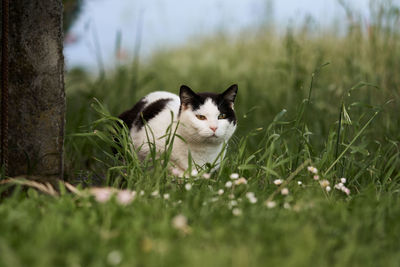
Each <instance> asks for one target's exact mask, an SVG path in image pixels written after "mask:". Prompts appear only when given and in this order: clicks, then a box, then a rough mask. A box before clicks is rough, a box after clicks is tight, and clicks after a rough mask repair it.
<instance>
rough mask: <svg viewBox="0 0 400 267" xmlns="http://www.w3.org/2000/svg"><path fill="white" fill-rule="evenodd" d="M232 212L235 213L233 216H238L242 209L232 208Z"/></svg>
mask: <svg viewBox="0 0 400 267" xmlns="http://www.w3.org/2000/svg"><path fill="white" fill-rule="evenodd" d="M232 214H233V215H235V216H240V215H242V210H241V209H238V208H234V209H233V210H232Z"/></svg>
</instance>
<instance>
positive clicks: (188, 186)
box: [185, 183, 192, 191]
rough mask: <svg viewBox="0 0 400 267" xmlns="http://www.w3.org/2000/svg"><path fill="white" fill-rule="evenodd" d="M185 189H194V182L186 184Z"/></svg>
mask: <svg viewBox="0 0 400 267" xmlns="http://www.w3.org/2000/svg"><path fill="white" fill-rule="evenodd" d="M185 189H186V190H187V191H189V190H190V189H192V184H189V183H187V184H185Z"/></svg>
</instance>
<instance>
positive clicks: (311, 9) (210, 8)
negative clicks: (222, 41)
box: [64, 0, 369, 69]
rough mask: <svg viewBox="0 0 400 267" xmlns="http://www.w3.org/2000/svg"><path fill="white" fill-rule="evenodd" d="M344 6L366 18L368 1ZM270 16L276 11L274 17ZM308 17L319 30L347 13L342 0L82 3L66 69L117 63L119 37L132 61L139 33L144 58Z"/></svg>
mask: <svg viewBox="0 0 400 267" xmlns="http://www.w3.org/2000/svg"><path fill="white" fill-rule="evenodd" d="M344 2H346V3H348V4H349V6H351V7H352V8H353V9H354V10H357V11H359V12H360V13H362V14H363V15H365V17H366V18H368V6H369V0H351V1H350V0H347V1H346V0H344ZM268 10H272V11H273V12H272V14H273V15H272V16H271V12H269V11H268ZM307 15H311V16H312V17H313V18H314V19H315V22H316V23H317V24H318V25H321V26H324V25H325V26H327V25H329V24H331V23H332V22H333V21H334V19H339V21H340V18H343V17H344V10H343V8H342V7H341V6H340V5H339V4H338V0H275V1H273V0H84V7H83V10H82V13H81V14H80V17H79V18H78V20H77V21H76V23H75V25H74V26H73V28H72V30H71V31H70V34H69V35H67V36H66V46H65V49H64V54H65V59H66V64H67V67H72V66H77V65H80V66H84V67H88V68H90V69H94V68H95V69H97V59H96V53H95V51H101V57H102V59H103V61H104V62H105V65H106V66H108V65H109V64H111V63H112V62H113V60H114V59H115V56H114V55H115V47H116V40H117V37H116V36H117V32H118V31H120V32H121V40H122V41H121V47H122V51H124V55H122V57H123V58H125V59H126V60H129V59H130V58H132V54H133V51H134V46H135V45H134V44H135V40H136V36H137V35H138V33H137V32H138V29H139V28H140V29H141V31H142V34H141V35H142V39H141V49H140V54H141V56H142V57H146V56H148V55H150V54H151V53H152V52H153V51H155V50H157V49H163V48H166V47H171V46H175V45H180V44H182V43H184V42H185V41H187V40H188V39H191V38H193V37H194V36H198V35H208V34H213V33H216V32H226V33H229V34H234V33H235V32H239V31H240V30H243V29H246V28H251V27H252V26H253V27H255V26H258V25H260V23H265V22H268V21H273V22H274V23H275V25H276V26H277V27H278V28H281V29H284V28H285V27H287V25H288V23H289V22H291V23H292V24H295V23H296V22H299V21H301V20H304V18H305V17H306V16H307ZM140 21H141V22H142V26H141V27H139V26H138V25H139V24H140ZM96 39H97V40H98V42H95V41H94V40H96ZM96 43H97V44H98V45H97V46H96ZM96 47H97V48H96ZM125 53H126V55H125ZM106 68H107V67H106Z"/></svg>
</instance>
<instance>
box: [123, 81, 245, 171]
mask: <svg viewBox="0 0 400 267" xmlns="http://www.w3.org/2000/svg"><path fill="white" fill-rule="evenodd" d="M237 91H238V86H237V85H236V84H234V85H232V86H230V87H229V88H228V89H226V90H225V91H224V92H223V93H221V94H216V93H195V92H193V91H192V89H190V88H189V87H188V86H186V85H182V86H181V87H180V92H179V96H178V95H176V94H173V93H170V92H165V91H157V92H153V93H150V94H148V95H147V96H145V97H143V98H142V99H140V100H139V102H137V103H136V104H135V105H134V106H133V107H132V108H131V109H130V110H127V111H125V112H124V113H122V114H121V115H120V116H119V118H120V119H121V120H122V121H123V122H124V123H125V124H126V125H127V126H128V128H129V130H130V137H131V139H132V142H133V145H134V147H135V148H136V149H138V151H137V154H138V157H139V159H141V160H143V159H144V158H146V156H147V155H148V154H149V153H150V150H151V145H149V141H150V142H152V143H154V144H155V148H156V150H157V152H158V153H160V152H163V151H164V150H165V142H166V138H167V136H166V132H167V130H168V129H169V130H170V129H172V132H174V131H175V129H176V135H177V136H179V137H181V138H183V140H182V139H181V138H176V137H175V138H174V142H173V147H172V153H171V156H170V163H171V164H172V167H171V170H174V172H175V174H178V175H179V176H182V175H184V173H185V172H186V171H187V170H188V167H189V152H190V156H191V159H192V161H193V163H194V164H195V165H196V166H205V165H206V164H207V163H209V164H215V166H216V167H215V168H217V166H218V165H219V163H220V160H221V155H222V157H223V156H224V155H225V151H223V149H224V147H226V145H225V144H226V143H227V142H228V140H229V139H230V138H231V136H232V135H233V133H234V132H235V130H236V126H237V125H236V124H237V123H236V116H235V111H234V102H235V98H236V94H237ZM178 122H179V123H178ZM171 126H172V127H171ZM169 127H170V128H169Z"/></svg>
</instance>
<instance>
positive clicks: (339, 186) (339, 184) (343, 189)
mask: <svg viewBox="0 0 400 267" xmlns="http://www.w3.org/2000/svg"><path fill="white" fill-rule="evenodd" d="M334 188H335V189H337V190H340V191H342V192H343V193H345V194H346V195H350V189H348V188H347V187H346V186H344V184H343V183H338V184H335V186H334Z"/></svg>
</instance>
